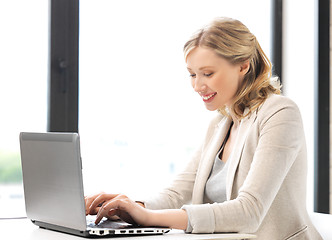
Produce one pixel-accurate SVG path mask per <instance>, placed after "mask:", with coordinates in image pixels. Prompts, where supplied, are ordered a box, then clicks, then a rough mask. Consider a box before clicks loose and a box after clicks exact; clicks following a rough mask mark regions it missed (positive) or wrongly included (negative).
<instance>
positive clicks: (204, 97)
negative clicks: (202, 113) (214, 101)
mask: <svg viewBox="0 0 332 240" xmlns="http://www.w3.org/2000/svg"><path fill="white" fill-rule="evenodd" d="M215 94H216V93H213V94H211V95H209V96H202V98H203V99H204V100H205V101H206V100H209V99H210V98H212V97H213V96H214V95H215Z"/></svg>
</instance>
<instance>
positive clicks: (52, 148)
mask: <svg viewBox="0 0 332 240" xmlns="http://www.w3.org/2000/svg"><path fill="white" fill-rule="evenodd" d="M20 146H21V161H22V171H23V185H24V197H25V207H26V213H27V217H28V218H29V219H31V221H32V222H33V223H34V224H36V225H38V226H40V227H42V228H46V229H51V230H56V231H61V232H66V233H70V234H74V235H79V236H84V237H89V236H106V235H107V236H119V235H126V236H137V235H151V234H152V235H155V234H164V233H167V232H168V231H169V230H170V229H169V228H159V227H149V228H146V227H138V226H133V225H130V224H127V223H124V222H120V221H110V220H104V221H102V222H101V223H99V224H98V225H95V224H94V223H93V221H88V220H87V217H86V216H85V201H84V192H83V180H82V161H81V155H80V140H79V135H78V134H77V133H21V134H20Z"/></svg>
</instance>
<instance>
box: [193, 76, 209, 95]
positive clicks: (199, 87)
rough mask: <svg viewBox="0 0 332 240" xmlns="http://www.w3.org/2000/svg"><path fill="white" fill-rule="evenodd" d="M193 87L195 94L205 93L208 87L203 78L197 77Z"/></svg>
mask: <svg viewBox="0 0 332 240" xmlns="http://www.w3.org/2000/svg"><path fill="white" fill-rule="evenodd" d="M192 86H193V88H194V91H195V92H204V91H205V90H206V85H205V83H204V81H203V79H202V78H199V77H196V78H194V79H193V80H192Z"/></svg>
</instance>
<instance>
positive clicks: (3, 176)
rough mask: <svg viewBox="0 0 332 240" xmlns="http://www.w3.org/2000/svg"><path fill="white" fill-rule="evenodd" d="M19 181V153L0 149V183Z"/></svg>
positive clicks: (20, 171) (20, 175)
mask: <svg viewBox="0 0 332 240" xmlns="http://www.w3.org/2000/svg"><path fill="white" fill-rule="evenodd" d="M20 182H22V169H21V158H20V153H19V152H2V151H0V184H10V183H20Z"/></svg>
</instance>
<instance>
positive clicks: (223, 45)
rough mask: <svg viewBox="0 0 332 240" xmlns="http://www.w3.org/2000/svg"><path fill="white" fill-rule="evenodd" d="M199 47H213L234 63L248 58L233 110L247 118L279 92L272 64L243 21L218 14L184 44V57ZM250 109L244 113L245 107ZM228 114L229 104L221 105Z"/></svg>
mask: <svg viewBox="0 0 332 240" xmlns="http://www.w3.org/2000/svg"><path fill="white" fill-rule="evenodd" d="M196 47H205V48H209V49H212V50H213V51H214V52H215V53H216V54H217V55H218V56H220V57H223V58H225V59H226V60H228V61H229V62H230V63H232V64H241V63H244V62H246V61H249V64H250V67H249V70H248V72H247V73H246V75H245V76H244V79H243V81H242V85H241V86H240V87H239V89H238V91H237V93H236V97H235V101H234V103H233V106H232V107H231V109H229V110H231V111H233V112H234V114H235V115H236V116H237V117H238V118H239V119H241V118H244V117H246V116H247V115H249V114H250V113H251V112H253V111H255V110H256V109H258V107H259V106H260V105H261V104H262V103H263V102H264V101H265V99H266V98H267V97H268V95H269V94H271V93H275V94H280V93H281V91H280V87H281V86H280V84H279V81H278V79H277V78H272V64H271V62H270V60H269V59H268V58H267V56H266V55H265V53H264V52H263V50H262V48H261V46H260V45H259V43H258V41H257V39H256V37H255V36H254V35H253V34H252V33H251V32H250V31H249V29H248V28H247V27H246V26H245V25H244V24H242V23H241V22H240V21H238V20H235V19H231V18H217V19H215V20H214V21H213V22H212V23H211V24H210V25H208V26H206V27H204V28H202V29H200V30H199V31H198V32H197V33H196V34H194V35H193V36H192V37H191V39H190V40H189V41H188V42H187V43H186V44H185V45H184V49H183V50H184V55H185V58H187V56H188V55H189V53H190V52H191V51H192V50H193V49H195V48H196ZM246 108H249V112H248V113H247V114H246V115H245V116H244V110H245V109H246ZM219 112H221V113H222V114H223V115H225V116H227V115H228V113H227V109H226V106H224V107H223V108H221V109H219Z"/></svg>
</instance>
